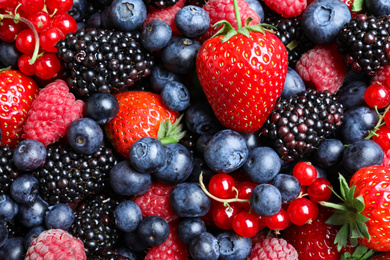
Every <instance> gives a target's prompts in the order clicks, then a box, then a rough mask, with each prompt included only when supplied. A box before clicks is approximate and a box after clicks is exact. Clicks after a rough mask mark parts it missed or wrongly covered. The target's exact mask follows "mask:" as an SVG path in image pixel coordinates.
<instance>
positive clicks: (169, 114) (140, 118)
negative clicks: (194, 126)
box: [105, 91, 184, 158]
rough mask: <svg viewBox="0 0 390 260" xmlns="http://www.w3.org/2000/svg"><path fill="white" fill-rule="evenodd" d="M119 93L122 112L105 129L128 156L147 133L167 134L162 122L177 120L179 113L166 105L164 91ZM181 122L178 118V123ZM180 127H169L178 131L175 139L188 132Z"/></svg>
mask: <svg viewBox="0 0 390 260" xmlns="http://www.w3.org/2000/svg"><path fill="white" fill-rule="evenodd" d="M115 97H116V98H117V100H118V102H119V112H118V114H117V115H116V116H115V117H114V118H113V119H112V120H111V121H109V122H108V123H107V124H106V126H105V129H106V133H107V136H108V138H109V139H110V141H111V143H112V145H113V146H114V148H115V149H116V151H117V152H118V153H119V154H121V155H122V156H123V157H124V158H128V157H129V150H130V148H131V146H132V145H133V143H134V142H135V141H137V140H138V139H139V138H142V137H146V136H149V137H154V138H157V137H159V139H161V138H163V137H164V134H162V135H161V132H162V128H161V126H162V125H163V124H161V123H164V122H167V123H168V122H170V124H171V123H174V122H175V121H176V119H177V117H178V115H179V114H178V113H177V112H173V111H170V110H168V109H167V108H166V107H165V106H164V105H163V103H162V100H161V96H160V95H158V94H154V93H151V92H145V91H123V92H119V93H117V94H116V95H115ZM178 123H179V122H178V121H176V125H175V126H177V124H178ZM170 126H172V124H171V125H170ZM179 127H180V126H179ZM179 130H181V128H176V129H175V130H169V131H168V132H170V133H172V134H173V135H174V138H173V139H175V140H173V142H177V141H178V140H179V139H180V138H182V137H183V136H184V135H182V134H181V133H179V132H180V131H179ZM168 134H169V133H168ZM165 140H166V139H165ZM168 142H172V140H171V139H170V140H169V141H168Z"/></svg>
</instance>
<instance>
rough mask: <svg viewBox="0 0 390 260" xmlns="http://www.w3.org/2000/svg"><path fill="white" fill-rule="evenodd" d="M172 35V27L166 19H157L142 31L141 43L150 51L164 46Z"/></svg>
mask: <svg viewBox="0 0 390 260" xmlns="http://www.w3.org/2000/svg"><path fill="white" fill-rule="evenodd" d="M171 37H172V29H171V27H170V26H169V25H168V24H167V23H166V22H164V21H161V20H155V21H151V22H150V23H148V24H147V25H146V26H145V27H144V29H143V30H142V33H141V44H142V46H143V47H144V48H145V49H147V50H149V51H158V50H161V49H162V48H164V47H165V46H166V45H167V44H168V42H169V40H170V39H171Z"/></svg>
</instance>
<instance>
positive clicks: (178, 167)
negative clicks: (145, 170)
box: [153, 143, 194, 185]
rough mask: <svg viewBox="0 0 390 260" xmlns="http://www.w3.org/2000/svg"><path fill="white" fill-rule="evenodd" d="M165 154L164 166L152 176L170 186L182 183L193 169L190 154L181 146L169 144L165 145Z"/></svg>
mask: <svg viewBox="0 0 390 260" xmlns="http://www.w3.org/2000/svg"><path fill="white" fill-rule="evenodd" d="M165 153H166V160H165V163H164V166H163V167H161V168H159V169H158V170H157V171H156V172H154V173H153V176H154V177H156V178H157V179H158V180H160V181H162V182H164V183H167V184H170V185H175V184H179V183H182V182H183V181H185V180H186V179H187V178H188V176H190V174H191V172H192V170H193V168H194V162H193V159H192V154H191V152H190V151H189V150H188V148H187V147H185V146H184V145H182V144H179V143H171V144H166V145H165Z"/></svg>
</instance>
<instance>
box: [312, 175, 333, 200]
mask: <svg viewBox="0 0 390 260" xmlns="http://www.w3.org/2000/svg"><path fill="white" fill-rule="evenodd" d="M329 187H330V188H332V184H331V183H330V182H329V181H328V180H327V179H324V178H317V179H316V180H315V181H314V183H313V184H311V185H309V186H308V187H307V193H308V194H309V198H310V199H311V200H312V201H313V202H318V201H328V200H329V199H330V197H331V196H332V190H331V189H330V188H329Z"/></svg>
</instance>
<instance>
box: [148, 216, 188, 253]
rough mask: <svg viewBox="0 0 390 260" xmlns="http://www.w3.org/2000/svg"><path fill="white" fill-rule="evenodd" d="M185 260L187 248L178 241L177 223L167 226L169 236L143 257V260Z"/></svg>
mask: <svg viewBox="0 0 390 260" xmlns="http://www.w3.org/2000/svg"><path fill="white" fill-rule="evenodd" d="M153 259H159V260H187V259H188V251H187V246H186V245H185V244H183V242H181V241H180V239H179V236H178V235H177V223H172V222H171V223H170V224H169V235H168V238H167V240H165V242H164V243H163V244H162V245H159V246H156V247H152V248H151V249H150V250H149V251H148V253H147V254H146V256H145V260H153Z"/></svg>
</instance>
